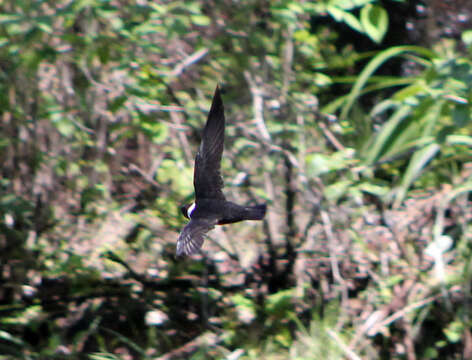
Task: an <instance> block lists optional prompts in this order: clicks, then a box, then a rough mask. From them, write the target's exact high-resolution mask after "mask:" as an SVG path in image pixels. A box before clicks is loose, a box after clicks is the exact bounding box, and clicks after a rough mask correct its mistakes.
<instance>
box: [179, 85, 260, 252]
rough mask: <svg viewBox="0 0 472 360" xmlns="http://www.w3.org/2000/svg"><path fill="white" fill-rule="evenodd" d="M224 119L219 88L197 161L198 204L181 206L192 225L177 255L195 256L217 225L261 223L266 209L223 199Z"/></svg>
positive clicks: (189, 224)
mask: <svg viewBox="0 0 472 360" xmlns="http://www.w3.org/2000/svg"><path fill="white" fill-rule="evenodd" d="M224 128H225V117H224V108H223V101H222V100H221V95H220V90H219V88H218V86H217V87H216V90H215V95H214V97H213V102H212V105H211V109H210V113H209V114H208V120H207V123H206V125H205V128H204V130H203V136H202V142H201V144H200V148H199V150H198V153H197V156H196V157H195V170H194V177H193V184H194V187H195V203H193V204H188V205H185V206H182V208H181V210H182V213H183V215H184V216H185V217H187V218H189V219H190V222H189V223H188V224H187V225H186V226H185V227H184V229H183V230H182V232H181V234H180V236H179V239H178V240H177V255H179V256H180V255H191V254H194V253H196V252H197V251H198V250H199V249H200V247H201V246H202V244H203V237H204V235H205V234H206V233H207V232H208V231H210V230H211V229H213V228H214V226H215V225H224V224H231V223H235V222H239V221H243V220H262V219H263V218H264V215H265V212H266V205H265V204H261V205H256V206H241V205H238V204H235V203H233V202H231V201H227V200H226V198H225V196H224V195H223V192H222V189H223V179H222V178H221V175H220V162H221V156H222V153H223V144H224Z"/></svg>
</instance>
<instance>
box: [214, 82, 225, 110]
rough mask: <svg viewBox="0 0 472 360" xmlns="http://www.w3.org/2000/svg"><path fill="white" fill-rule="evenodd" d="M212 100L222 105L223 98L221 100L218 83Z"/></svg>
mask: <svg viewBox="0 0 472 360" xmlns="http://www.w3.org/2000/svg"><path fill="white" fill-rule="evenodd" d="M213 102H218V103H220V104H221V106H223V100H221V89H220V85H219V84H216V89H215V94H214V95H213Z"/></svg>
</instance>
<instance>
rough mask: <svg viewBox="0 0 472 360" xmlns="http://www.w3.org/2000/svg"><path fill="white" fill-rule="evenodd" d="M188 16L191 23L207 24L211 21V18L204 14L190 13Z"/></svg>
mask: <svg viewBox="0 0 472 360" xmlns="http://www.w3.org/2000/svg"><path fill="white" fill-rule="evenodd" d="M190 18H191V19H192V23H193V24H195V25H198V26H208V25H210V23H211V19H210V18H209V17H208V16H205V15H192V16H191V17H190Z"/></svg>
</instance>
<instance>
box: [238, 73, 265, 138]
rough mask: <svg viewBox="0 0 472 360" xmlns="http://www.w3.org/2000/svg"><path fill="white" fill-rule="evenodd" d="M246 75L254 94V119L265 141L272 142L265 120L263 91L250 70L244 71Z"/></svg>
mask: <svg viewBox="0 0 472 360" xmlns="http://www.w3.org/2000/svg"><path fill="white" fill-rule="evenodd" d="M244 77H245V78H246V81H247V83H248V84H249V90H250V91H251V94H252V104H253V110H254V121H255V123H256V127H257V129H258V130H259V133H260V134H261V136H262V138H263V139H264V140H265V141H268V142H270V141H271V138H270V134H269V131H267V127H266V125H265V122H264V98H263V91H262V90H261V88H260V87H259V86H258V85H257V81H256V80H254V79H253V78H252V76H251V74H250V73H249V71H245V72H244Z"/></svg>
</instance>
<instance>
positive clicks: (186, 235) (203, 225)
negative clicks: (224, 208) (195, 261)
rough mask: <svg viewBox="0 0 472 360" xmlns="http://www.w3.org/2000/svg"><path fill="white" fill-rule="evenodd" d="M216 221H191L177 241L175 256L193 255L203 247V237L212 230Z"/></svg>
mask: <svg viewBox="0 0 472 360" xmlns="http://www.w3.org/2000/svg"><path fill="white" fill-rule="evenodd" d="M217 221H218V220H217V219H211V218H210V219H192V220H190V222H189V223H188V224H187V225H185V227H184V229H183V230H182V232H181V233H180V235H179V239H178V240H177V256H182V255H192V254H195V253H196V252H197V251H198V249H200V248H201V247H202V245H203V237H204V235H205V234H206V233H207V232H208V231H210V230H211V229H213V228H214V227H215V225H216V223H217Z"/></svg>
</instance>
